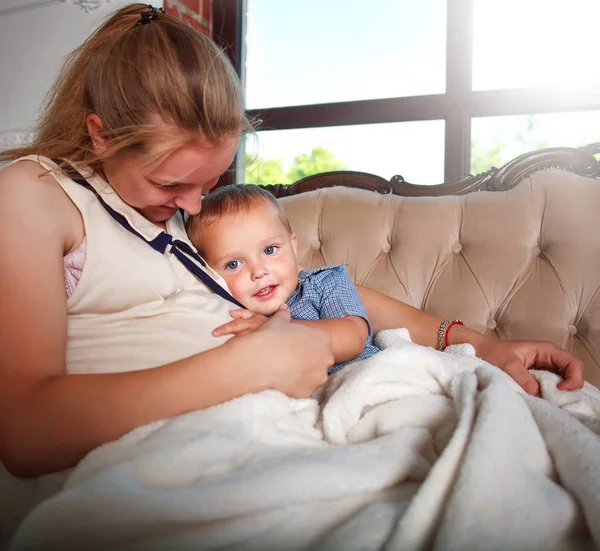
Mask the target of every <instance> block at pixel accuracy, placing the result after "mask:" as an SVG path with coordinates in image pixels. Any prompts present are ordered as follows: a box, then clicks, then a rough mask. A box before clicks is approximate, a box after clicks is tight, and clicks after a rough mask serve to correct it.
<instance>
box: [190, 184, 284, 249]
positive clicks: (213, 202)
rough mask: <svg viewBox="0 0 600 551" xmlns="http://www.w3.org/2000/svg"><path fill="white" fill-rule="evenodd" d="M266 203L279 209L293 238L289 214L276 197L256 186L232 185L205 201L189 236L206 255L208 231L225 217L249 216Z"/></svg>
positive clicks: (194, 217)
mask: <svg viewBox="0 0 600 551" xmlns="http://www.w3.org/2000/svg"><path fill="white" fill-rule="evenodd" d="M264 203H267V204H269V205H272V206H273V207H274V208H275V210H276V212H277V216H278V217H279V220H281V223H282V224H283V225H284V226H285V229H286V230H287V231H288V233H290V234H291V233H292V228H291V226H290V222H289V220H288V218H287V216H286V214H285V211H284V210H283V208H282V207H281V205H280V204H279V202H278V201H277V199H276V198H275V197H274V196H273V195H271V194H270V193H269V192H268V191H266V190H264V189H262V188H260V187H258V186H255V185H252V184H242V185H240V184H231V185H228V186H223V187H220V188H217V189H216V190H214V191H213V192H211V193H209V194H208V195H207V196H206V197H203V198H202V208H201V210H200V213H199V214H196V215H195V216H192V217H190V219H189V220H188V223H187V231H188V235H189V236H190V239H192V241H193V242H194V244H195V245H196V247H198V249H199V250H200V252H202V234H203V233H204V231H205V230H206V229H207V228H209V227H210V226H212V225H213V224H214V223H216V222H218V221H219V220H221V219H222V218H223V217H224V216H231V215H235V214H238V213H240V212H244V213H247V212H250V211H251V210H252V209H253V208H255V207H256V206H257V205H260V204H264Z"/></svg>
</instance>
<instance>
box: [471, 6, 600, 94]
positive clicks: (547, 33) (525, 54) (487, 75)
mask: <svg viewBox="0 0 600 551" xmlns="http://www.w3.org/2000/svg"><path fill="white" fill-rule="evenodd" d="M473 7H474V13H473V89H474V90H492V89H506V88H526V87H532V86H560V87H566V88H579V87H586V86H591V85H593V84H595V85H596V86H598V85H600V73H599V72H598V69H597V59H596V58H597V42H598V38H597V35H598V20H599V18H600V2H599V1H598V0H570V1H569V2H548V0H526V1H523V0H503V1H502V2H498V1H497V0H474V4H473Z"/></svg>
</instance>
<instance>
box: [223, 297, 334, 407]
mask: <svg viewBox="0 0 600 551" xmlns="http://www.w3.org/2000/svg"><path fill="white" fill-rule="evenodd" d="M290 319H291V318H290V311H289V309H288V308H286V307H282V308H280V310H279V311H277V312H276V313H275V314H274V315H273V316H271V317H270V318H268V320H267V321H266V322H265V323H264V324H263V325H262V327H261V328H260V329H258V330H257V331H255V332H254V333H250V334H248V335H246V336H243V337H241V338H234V339H230V340H229V341H227V342H226V343H225V345H223V346H225V347H233V348H234V349H238V348H239V352H240V354H241V356H242V357H243V358H244V360H243V361H244V363H245V364H246V367H247V369H248V370H249V371H246V376H247V377H251V378H252V379H253V380H254V381H255V383H256V384H257V386H258V387H259V388H263V389H266V388H270V389H273V390H278V391H280V392H283V393H284V394H287V395H288V396H290V397H292V398H307V397H309V396H310V395H311V394H312V393H313V392H314V391H315V390H316V389H317V388H318V387H320V386H321V385H323V384H324V383H325V382H326V381H327V370H328V369H329V368H330V367H331V366H332V365H333V364H334V363H335V362H334V357H333V353H332V351H331V338H330V337H329V336H328V335H327V333H325V332H323V331H320V330H318V329H313V328H310V327H304V326H302V325H299V324H292V323H290ZM236 355H237V354H236Z"/></svg>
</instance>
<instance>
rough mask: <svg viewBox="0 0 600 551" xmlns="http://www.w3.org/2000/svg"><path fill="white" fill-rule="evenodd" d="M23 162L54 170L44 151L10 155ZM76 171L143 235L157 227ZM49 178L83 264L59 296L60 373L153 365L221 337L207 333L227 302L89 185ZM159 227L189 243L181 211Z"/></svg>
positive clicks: (221, 319)
mask: <svg viewBox="0 0 600 551" xmlns="http://www.w3.org/2000/svg"><path fill="white" fill-rule="evenodd" d="M23 160H31V161H35V162H37V163H39V164H40V165H42V166H43V167H44V168H45V169H47V170H53V169H55V168H56V164H55V163H54V162H53V161H52V160H50V159H48V158H46V157H41V156H37V155H32V156H29V157H23V158H21V159H18V161H23ZM18 161H15V162H18ZM76 168H78V170H79V169H80V167H77V166H76ZM80 172H81V173H82V174H83V176H84V177H86V179H87V181H88V182H89V183H90V184H91V185H92V186H93V187H94V189H96V191H98V193H100V195H101V196H102V198H103V199H104V200H105V201H106V202H107V203H108V204H109V205H110V206H111V207H112V208H113V209H114V210H116V211H117V212H119V213H121V214H122V215H123V216H124V217H125V218H126V219H127V221H128V222H129V223H130V224H131V225H132V226H133V227H134V228H135V229H136V230H137V231H138V232H139V233H140V234H142V235H143V236H144V237H145V238H147V239H149V240H151V239H154V238H155V237H156V236H157V235H158V234H159V233H160V232H161V231H162V230H161V229H160V228H158V227H157V226H156V225H154V224H153V223H152V222H150V221H148V220H146V219H145V218H144V217H143V216H142V215H141V214H139V213H138V212H137V211H136V210H134V209H133V208H132V207H130V206H129V205H127V204H126V203H125V202H123V201H122V200H121V198H120V197H119V195H118V194H117V193H116V192H115V191H114V189H113V188H112V187H111V186H110V185H109V184H108V183H107V182H106V181H105V180H104V179H103V178H102V177H100V176H99V175H97V174H90V173H89V171H88V172H86V171H84V170H80ZM53 176H54V178H55V179H56V181H57V182H58V184H59V185H60V186H61V188H62V189H63V190H64V191H65V193H66V194H67V195H68V196H69V197H70V199H71V201H73V203H74V204H75V206H76V207H77V208H78V209H79V211H80V212H81V216H82V218H83V223H84V226H85V240H86V252H85V263H84V266H83V270H82V273H81V278H80V279H79V283H78V284H77V287H76V288H75V290H74V292H73V294H72V295H71V296H70V297H69V298H68V299H67V314H68V336H67V372H68V373H108V372H119V371H133V370H138V369H146V368H151V367H157V366H160V365H164V364H167V363H169V362H173V361H175V360H178V359H181V358H186V357H188V356H191V355H193V354H196V353H198V352H201V351H203V350H207V349H209V348H213V347H215V346H217V345H219V344H221V343H223V342H225V341H226V340H227V338H225V337H221V338H215V337H213V336H212V335H211V331H212V330H213V329H214V328H215V327H217V326H219V325H221V324H223V323H226V322H227V321H230V320H231V318H230V316H229V314H228V313H229V311H230V310H232V309H234V308H236V307H235V306H234V305H233V304H231V303H229V302H227V301H226V300H224V299H223V298H221V297H219V296H218V295H216V294H214V293H213V292H212V291H210V290H209V289H208V288H207V287H206V286H205V285H204V284H203V283H202V282H200V281H199V280H198V279H196V277H194V276H193V275H192V274H191V273H190V272H188V270H187V269H186V268H185V267H184V266H183V265H182V264H181V263H180V262H179V261H178V260H177V259H176V258H175V257H174V256H173V255H172V254H171V253H169V252H166V253H165V254H164V255H161V254H160V253H158V252H156V251H155V250H154V249H152V247H150V246H149V245H148V244H147V243H144V242H143V241H142V240H141V239H140V238H139V237H137V236H135V235H133V234H132V233H130V232H129V231H127V230H126V229H125V228H123V227H121V226H120V225H119V224H118V223H117V222H116V221H115V220H113V218H112V217H111V216H110V215H109V214H108V212H106V210H105V209H104V208H103V207H102V205H101V203H100V201H99V200H98V199H97V198H96V197H95V196H94V194H93V193H92V192H91V191H88V190H87V189H85V188H84V187H83V186H81V185H79V184H77V183H75V182H74V181H73V180H71V179H70V178H69V177H67V176H65V175H64V174H63V173H62V172H61V171H59V170H57V171H55V172H53ZM166 231H167V233H169V234H171V235H172V236H173V237H174V238H176V239H180V240H181V241H185V242H186V243H187V244H188V245H190V247H192V248H193V249H194V247H193V245H192V244H191V243H190V241H189V239H188V237H187V234H186V232H185V228H184V225H183V221H182V220H181V216H179V215H175V216H174V217H173V218H171V219H170V220H168V221H167V224H166ZM194 250H195V249H194ZM204 270H205V271H206V272H207V273H208V274H209V275H210V276H211V277H212V278H213V279H214V280H215V281H216V282H217V283H219V284H220V285H221V286H222V287H224V288H225V289H227V285H226V283H225V281H224V280H223V279H222V278H221V277H220V276H219V275H218V274H217V273H216V272H214V271H213V270H211V269H210V268H209V267H208V266H207V267H206V268H205V269H204Z"/></svg>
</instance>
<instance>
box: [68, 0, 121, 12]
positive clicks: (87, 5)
mask: <svg viewBox="0 0 600 551" xmlns="http://www.w3.org/2000/svg"><path fill="white" fill-rule="evenodd" d="M63 1H65V0H63ZM110 1H111V0H70V2H71V3H72V4H75V5H76V6H79V7H80V8H81V9H82V10H83V11H84V12H85V13H89V12H90V11H92V10H95V9H98V8H99V7H100V6H103V5H104V4H108V3H109V2H110Z"/></svg>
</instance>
